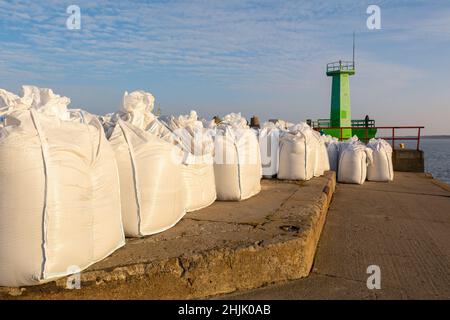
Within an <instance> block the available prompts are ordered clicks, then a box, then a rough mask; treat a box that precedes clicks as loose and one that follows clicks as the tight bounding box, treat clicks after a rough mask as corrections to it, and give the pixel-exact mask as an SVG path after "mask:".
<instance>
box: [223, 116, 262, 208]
mask: <svg viewBox="0 0 450 320" xmlns="http://www.w3.org/2000/svg"><path fill="white" fill-rule="evenodd" d="M214 142H215V156H214V175H215V178H216V189H217V199H219V200H223V201H240V200H245V199H248V198H250V197H253V196H254V195H256V194H258V193H259V192H260V191H261V175H262V170H261V154H260V150H259V143H258V139H257V137H256V133H255V132H254V131H253V130H251V129H249V128H233V127H231V126H229V125H227V124H221V125H220V127H219V128H218V129H217V133H216V136H215V141H214Z"/></svg>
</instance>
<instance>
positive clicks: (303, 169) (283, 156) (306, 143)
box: [278, 123, 323, 181]
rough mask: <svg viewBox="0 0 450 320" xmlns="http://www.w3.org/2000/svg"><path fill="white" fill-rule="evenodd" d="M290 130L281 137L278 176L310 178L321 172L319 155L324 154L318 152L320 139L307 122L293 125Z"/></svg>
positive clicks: (294, 178)
mask: <svg viewBox="0 0 450 320" xmlns="http://www.w3.org/2000/svg"><path fill="white" fill-rule="evenodd" d="M288 130H289V132H286V133H283V134H282V136H281V138H280V164H279V168H278V178H279V179H286V180H302V181H306V180H310V179H312V178H313V177H314V175H315V173H316V174H318V173H319V170H318V169H319V168H318V164H319V162H320V160H317V157H319V156H321V155H322V154H321V153H319V152H318V151H319V150H320V149H319V147H318V145H319V140H320V139H318V138H317V136H316V135H315V134H314V133H313V130H312V129H311V128H310V127H309V126H308V125H307V124H306V123H300V124H297V125H294V126H291V127H289V128H288ZM322 174H323V172H322Z"/></svg>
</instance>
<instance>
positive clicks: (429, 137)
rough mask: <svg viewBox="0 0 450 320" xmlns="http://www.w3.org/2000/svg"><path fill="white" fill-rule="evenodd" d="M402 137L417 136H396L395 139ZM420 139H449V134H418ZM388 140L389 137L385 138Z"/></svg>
mask: <svg viewBox="0 0 450 320" xmlns="http://www.w3.org/2000/svg"><path fill="white" fill-rule="evenodd" d="M402 138H417V136H396V137H395V139H396V140H397V139H402ZM420 139H450V135H429V136H420ZM387 140H389V139H387Z"/></svg>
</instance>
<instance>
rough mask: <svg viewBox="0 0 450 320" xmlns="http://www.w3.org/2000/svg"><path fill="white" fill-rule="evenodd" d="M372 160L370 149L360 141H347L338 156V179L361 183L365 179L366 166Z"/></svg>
mask: <svg viewBox="0 0 450 320" xmlns="http://www.w3.org/2000/svg"><path fill="white" fill-rule="evenodd" d="M371 162H372V150H371V149H369V148H367V147H366V146H365V145H363V144H361V143H349V144H347V145H346V146H345V147H344V148H343V149H342V150H341V151H340V156H339V170H338V181H339V182H343V183H355V184H363V183H364V181H366V176H367V166H368V164H370V163H371Z"/></svg>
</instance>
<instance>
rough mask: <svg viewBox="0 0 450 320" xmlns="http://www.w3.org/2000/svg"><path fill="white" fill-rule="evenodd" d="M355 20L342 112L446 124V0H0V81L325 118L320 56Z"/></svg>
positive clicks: (92, 103)
mask: <svg viewBox="0 0 450 320" xmlns="http://www.w3.org/2000/svg"><path fill="white" fill-rule="evenodd" d="M71 4H76V5H78V6H79V7H80V8H81V30H68V29H67V28H66V19H67V18H68V14H67V13H66V8H67V6H69V5H71ZM369 4H376V5H378V6H380V8H381V27H382V29H381V30H368V29H367V27H366V20H367V17H368V16H369V15H368V14H367V13H366V9H367V7H368V5H369ZM353 30H355V31H356V34H357V57H356V62H357V74H356V75H355V76H354V77H352V78H351V83H350V86H351V98H352V112H353V118H363V117H364V116H365V115H366V114H369V115H370V116H371V117H373V118H375V119H376V120H377V123H378V125H425V126H426V127H427V130H426V133H427V134H450V80H449V76H450V1H448V0H423V1H422V0H397V1H388V0H384V1H383V0H372V1H365V0H364V1H363V0H352V1H350V0H339V1H331V0H310V1H301V0H251V1H247V0H220V1H219V0H189V1H181V0H174V1H169V0H166V1H164V0H161V1H120V2H119V1H84V0H83V1H79V0H71V1H53V0H47V1H45V2H42V3H41V2H38V1H0V41H1V50H0V87H1V88H5V89H7V90H10V91H13V92H18V91H19V89H20V86H21V85H22V84H34V85H38V86H43V87H50V88H53V89H54V90H55V92H57V93H60V94H64V95H67V96H69V97H70V98H71V99H72V104H71V106H72V107H82V108H85V109H87V110H89V111H91V112H94V113H97V114H103V113H106V112H111V111H115V110H117V108H118V106H119V105H120V103H121V97H122V94H123V92H124V91H125V90H128V91H131V90H135V89H143V90H146V91H150V92H152V93H153V94H154V95H155V97H156V101H157V103H160V105H161V108H162V111H163V113H165V114H180V113H187V112H188V111H189V110H191V109H195V110H197V111H198V112H199V113H200V114H201V115H203V116H205V117H208V118H209V117H212V116H213V115H215V114H219V115H223V114H226V113H229V112H242V113H243V114H244V115H246V116H252V115H253V114H257V115H259V116H260V117H261V118H262V119H268V118H283V119H288V120H290V121H301V120H305V119H307V118H313V119H315V118H327V117H328V114H329V105H330V101H329V100H330V85H331V80H330V79H329V78H327V77H326V75H325V70H324V69H325V65H326V63H327V62H331V61H336V60H339V59H343V60H345V59H351V45H352V32H353Z"/></svg>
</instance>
